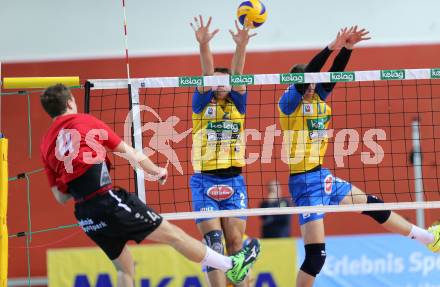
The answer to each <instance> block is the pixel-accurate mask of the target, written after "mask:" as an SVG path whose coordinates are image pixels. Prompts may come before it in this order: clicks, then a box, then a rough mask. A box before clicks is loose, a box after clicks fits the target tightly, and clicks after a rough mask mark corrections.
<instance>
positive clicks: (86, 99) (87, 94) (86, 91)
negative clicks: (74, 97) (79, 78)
mask: <svg viewBox="0 0 440 287" xmlns="http://www.w3.org/2000/svg"><path fill="white" fill-rule="evenodd" d="M92 87H93V84H92V83H91V82H89V81H87V82H86V83H85V84H84V113H86V114H88V113H90V90H91V89H92Z"/></svg>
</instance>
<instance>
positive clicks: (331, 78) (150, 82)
mask: <svg viewBox="0 0 440 287" xmlns="http://www.w3.org/2000/svg"><path fill="white" fill-rule="evenodd" d="M429 79H440V68H433V69H398V70H375V71H355V72H324V73H292V74H289V73H286V74H259V75H251V74H248V75H231V76H228V75H225V76H183V77H157V78H134V79H130V81H131V84H132V85H133V86H136V87H139V88H177V87H200V86H220V85H223V86H229V85H230V86H239V85H247V86H250V85H279V84H287V85H290V84H302V83H338V82H345V83H347V82H365V81H391V80H392V81H396V80H397V81H403V80H429ZM89 82H90V83H91V84H93V87H92V89H115V88H121V89H122V88H126V87H127V85H128V80H127V79H94V80H89Z"/></svg>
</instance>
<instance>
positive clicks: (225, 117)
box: [223, 112, 231, 120]
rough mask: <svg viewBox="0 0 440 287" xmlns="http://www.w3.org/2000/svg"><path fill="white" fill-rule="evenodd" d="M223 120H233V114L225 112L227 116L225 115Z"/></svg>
mask: <svg viewBox="0 0 440 287" xmlns="http://www.w3.org/2000/svg"><path fill="white" fill-rule="evenodd" d="M223 119H224V120H230V119H231V114H230V113H228V112H225V114H224V115H223Z"/></svg>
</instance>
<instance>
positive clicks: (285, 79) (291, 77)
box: [280, 73, 304, 84]
mask: <svg viewBox="0 0 440 287" xmlns="http://www.w3.org/2000/svg"><path fill="white" fill-rule="evenodd" d="M280 83H281V84H300V83H304V73H291V74H280Z"/></svg>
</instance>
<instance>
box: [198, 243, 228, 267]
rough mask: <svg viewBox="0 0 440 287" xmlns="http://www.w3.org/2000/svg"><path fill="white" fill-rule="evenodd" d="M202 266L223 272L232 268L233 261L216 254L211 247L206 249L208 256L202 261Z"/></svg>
mask: <svg viewBox="0 0 440 287" xmlns="http://www.w3.org/2000/svg"><path fill="white" fill-rule="evenodd" d="M201 263H202V265H207V266H211V267H213V268H216V269H220V270H222V271H223V272H226V271H228V270H229V269H231V268H232V259H231V258H229V257H227V256H224V255H222V254H220V253H217V252H215V251H214V250H212V249H211V248H209V247H206V255H205V258H203V260H202V262H201Z"/></svg>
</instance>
